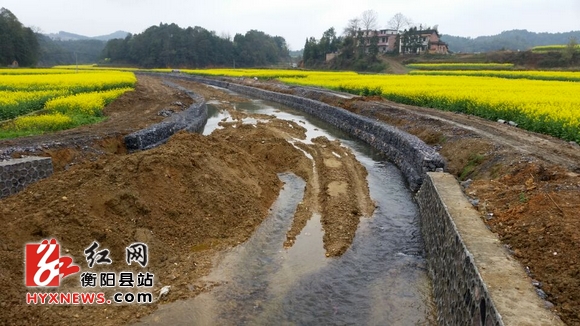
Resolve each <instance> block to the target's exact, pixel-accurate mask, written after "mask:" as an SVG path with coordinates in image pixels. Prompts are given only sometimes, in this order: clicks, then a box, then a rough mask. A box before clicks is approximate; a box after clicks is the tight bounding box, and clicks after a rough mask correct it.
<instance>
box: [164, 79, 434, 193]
mask: <svg viewBox="0 0 580 326" xmlns="http://www.w3.org/2000/svg"><path fill="white" fill-rule="evenodd" d="M175 78H182V79H189V80H194V81H197V82H201V83H205V84H209V85H214V86H218V87H222V88H227V89H230V90H232V91H234V92H238V93H241V94H245V95H249V96H252V97H257V98H261V99H265V100H269V101H273V102H277V103H281V104H284V105H286V106H289V107H292V108H295V109H298V110H300V111H303V112H305V113H308V114H310V115H312V116H315V117H317V118H319V119H322V120H324V121H326V122H328V123H330V124H332V125H334V126H336V127H338V128H339V129H341V130H343V131H345V132H347V133H349V134H351V135H353V136H355V137H357V138H359V139H361V140H363V141H365V142H366V143H368V144H369V145H371V146H372V147H373V148H375V149H377V150H379V151H381V152H383V153H385V155H386V156H387V157H388V158H389V159H390V160H391V161H392V162H393V163H394V164H395V165H397V167H398V168H399V169H400V170H401V171H402V172H403V174H404V175H405V177H406V179H407V182H408V183H409V187H410V188H411V189H412V190H413V191H417V190H418V189H419V187H420V186H421V183H422V180H423V175H424V174H425V173H426V172H429V171H435V170H437V169H440V168H444V167H445V161H444V160H443V158H442V157H441V156H440V155H439V153H437V152H436V151H435V150H434V149H433V148H431V147H430V146H428V145H426V144H425V143H424V142H423V141H421V140H420V139H419V138H417V137H415V136H413V135H411V134H408V133H406V132H403V131H401V130H399V129H397V128H395V127H392V126H389V125H386V124H384V123H381V122H378V121H374V120H372V119H369V118H367V117H363V116H360V115H357V114H354V113H352V112H349V111H347V110H345V109H342V108H339V107H334V106H331V105H328V104H325V103H322V102H319V101H315V100H311V99H307V98H303V97H299V96H294V95H289V94H282V93H276V92H272V91H268V90H263V89H259V88H254V87H249V86H244V85H238V84H235V83H229V82H225V81H221V80H216V79H209V78H201V77H195V76H175Z"/></svg>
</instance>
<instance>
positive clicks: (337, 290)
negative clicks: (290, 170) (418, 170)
mask: <svg viewBox="0 0 580 326" xmlns="http://www.w3.org/2000/svg"><path fill="white" fill-rule="evenodd" d="M236 106H237V107H238V109H240V110H243V111H248V112H249V113H260V114H268V115H271V114H274V115H276V116H277V118H279V119H285V120H290V121H295V122H297V123H300V125H302V126H304V127H305V128H307V129H308V131H307V137H308V138H307V140H306V141H302V140H293V141H292V142H294V143H296V142H299V141H301V142H305V143H306V142H308V141H309V140H310V139H312V138H314V137H318V136H325V137H327V138H328V139H330V140H334V139H339V140H340V141H341V142H342V143H343V145H344V146H348V147H350V148H351V150H352V151H353V153H354V154H355V155H356V157H357V159H358V160H359V161H360V162H361V163H362V164H363V165H364V166H365V168H366V169H367V171H368V177H367V180H368V184H369V190H370V194H371V197H372V199H373V200H375V201H376V204H377V208H376V210H375V213H374V214H373V216H372V217H371V218H362V219H361V222H360V224H359V228H358V230H357V232H356V235H355V238H354V241H353V243H352V245H351V247H350V248H349V249H348V250H347V251H346V252H345V253H344V254H343V255H342V256H341V257H338V258H325V256H324V249H323V247H322V236H323V231H322V227H321V224H320V216H318V215H314V216H313V217H312V218H311V219H310V220H309V222H308V224H307V225H306V227H305V228H304V229H303V230H302V233H301V234H300V235H299V236H298V237H297V238H296V242H295V244H294V245H293V246H292V247H291V248H290V249H284V248H283V243H284V241H285V240H286V237H285V236H286V232H287V231H288V229H289V228H290V225H291V223H292V216H293V214H294V211H295V209H296V205H298V203H299V202H300V201H301V200H302V196H303V191H304V181H303V180H301V179H300V178H298V177H296V176H295V175H293V174H281V175H280V178H281V179H282V180H283V181H284V182H285V185H284V189H283V190H282V191H281V193H280V196H279V198H278V200H277V201H276V202H275V204H274V205H273V207H272V210H271V214H270V216H269V217H268V218H267V219H266V220H265V221H264V222H263V223H262V225H261V226H260V227H259V228H258V230H257V231H256V232H255V234H254V235H253V236H252V237H251V238H250V240H248V242H246V243H244V244H242V245H240V246H238V247H236V248H234V249H233V250H232V251H230V252H228V253H226V254H225V255H224V256H223V258H222V259H221V261H220V262H219V263H218V264H217V266H216V268H215V270H214V271H213V272H212V273H211V275H209V276H208V280H212V281H224V282H226V283H225V284H224V285H221V286H218V287H216V288H214V289H213V290H212V291H211V292H209V293H204V294H201V295H199V296H197V297H195V298H193V299H190V300H186V301H179V302H174V303H170V304H167V305H161V306H160V308H159V310H158V311H157V312H155V313H154V314H153V315H151V316H148V317H147V318H145V319H143V321H142V322H141V324H143V325H149V324H152V325H157V324H172V325H328V324H333V325H335V324H339V325H435V324H436V322H435V320H436V319H435V317H434V316H435V306H434V303H433V300H432V297H431V284H430V280H429V278H428V275H427V271H426V262H425V259H424V257H423V256H422V255H423V250H422V247H423V244H422V241H421V238H420V230H419V217H418V209H417V207H416V205H415V203H414V201H413V196H412V193H411V192H410V191H409V190H408V188H407V187H406V185H405V181H404V177H403V175H402V174H401V172H400V171H399V170H398V169H397V168H396V167H395V166H394V165H392V164H391V163H389V162H387V161H385V160H384V158H382V156H381V155H380V154H379V153H378V152H377V151H375V150H373V149H372V148H370V147H369V146H368V145H366V144H364V143H362V142H360V141H358V140H355V139H353V138H351V137H350V136H349V135H347V134H345V133H343V132H341V131H340V130H337V129H336V128H334V127H332V126H330V125H328V124H326V123H324V122H323V121H320V120H317V119H315V118H311V117H306V116H305V115H304V114H302V113H300V112H298V111H293V110H291V109H289V108H286V107H284V106H282V105H279V104H275V103H270V102H265V101H261V100H253V101H252V102H249V103H236ZM210 115H211V113H210ZM219 118H220V116H219V115H215V119H216V120H217V121H219V120H220V119H219ZM211 119H214V117H212V118H211ZM222 119H223V117H222ZM207 126H211V124H210V121H208V125H206V128H208V127H207ZM210 128H211V127H210ZM204 134H205V131H204ZM334 156H335V157H336V158H337V160H338V159H340V156H338V155H334ZM336 191H344V189H342V188H341V185H339V184H337V185H336Z"/></svg>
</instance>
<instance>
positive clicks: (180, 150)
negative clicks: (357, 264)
mask: <svg viewBox="0 0 580 326" xmlns="http://www.w3.org/2000/svg"><path fill="white" fill-rule="evenodd" d="M245 83H248V84H251V85H253V86H258V87H264V88H268V89H271V90H276V89H278V90H281V91H283V92H286V93H292V92H296V93H300V94H302V95H307V96H309V97H312V98H316V99H319V100H323V101H325V102H328V103H331V104H334V105H339V106H342V107H344V108H346V109H348V110H351V111H353V112H356V113H359V114H362V115H366V116H369V117H372V118H375V119H379V120H383V121H385V122H387V123H390V124H392V125H395V126H398V127H399V128H401V129H403V130H405V131H407V132H409V133H412V134H415V135H416V136H418V137H419V138H421V139H423V140H424V141H425V142H426V143H428V144H430V145H432V146H434V147H436V148H437V149H439V151H440V153H441V154H442V155H443V156H444V157H445V158H446V161H447V170H448V172H450V173H452V174H454V175H456V176H457V177H458V178H459V179H460V180H461V181H464V182H463V183H462V184H463V185H464V188H465V193H466V194H467V195H468V196H469V197H470V198H471V200H472V202H473V203H474V205H476V206H477V209H478V210H479V211H480V212H481V216H482V219H483V220H484V221H485V222H486V223H487V225H488V226H489V227H490V228H491V229H492V230H493V231H494V232H496V233H497V234H498V235H499V236H500V238H501V239H502V241H503V242H504V244H505V245H506V246H507V247H508V248H509V249H510V250H511V251H512V253H513V255H514V256H515V257H516V258H517V259H518V260H519V261H520V262H522V264H523V265H524V266H527V267H528V269H529V271H530V275H531V277H532V278H533V279H534V280H535V281H536V284H537V285H538V292H539V293H540V294H541V295H545V296H546V299H547V300H549V301H550V302H552V303H554V305H555V306H554V307H553V309H554V310H555V311H556V312H557V313H558V314H560V315H561V316H562V318H563V320H564V321H565V322H566V323H568V324H578V323H580V297H579V296H578V293H580V277H579V275H580V255H579V254H578V248H579V246H580V220H579V219H578V212H579V211H580V196H579V194H580V176H579V175H578V172H580V171H579V170H578V169H579V164H580V163H579V162H580V147H578V146H576V145H571V144H568V143H566V142H563V141H561V140H557V139H554V138H551V137H547V136H543V135H538V134H533V133H528V132H525V131H522V130H519V129H517V128H514V127H511V126H507V125H503V124H498V123H496V122H489V121H484V120H482V119H479V118H475V117H469V116H465V115H457V114H453V113H449V112H440V111H437V110H432V109H428V108H417V107H412V106H406V105H400V104H395V103H392V102H388V101H384V100H381V99H378V98H369V99H364V98H352V99H349V98H348V97H334V96H331V95H329V94H326V95H321V94H323V93H314V92H308V91H303V90H302V91H298V89H296V88H292V87H287V86H281V85H279V84H276V83H273V82H268V83H261V82H257V81H253V80H246V81H245ZM182 85H184V86H187V88H189V89H191V90H193V91H194V92H197V93H199V94H201V95H202V96H204V97H205V98H206V99H207V100H212V99H214V100H219V101H221V103H222V104H220V105H221V106H222V108H223V109H229V110H231V109H232V108H231V105H230V104H229V102H232V101H240V100H241V99H240V98H238V97H236V96H234V95H231V94H228V93H225V92H222V91H219V90H216V89H215V88H211V87H206V86H203V85H198V84H194V83H186V82H184V83H182ZM188 101H189V100H188V99H187V97H186V95H185V94H182V93H180V92H178V91H175V90H174V89H171V88H168V87H167V86H164V85H163V84H162V82H161V80H160V79H158V78H155V77H146V76H139V78H138V85H137V89H136V91H135V92H132V93H128V94H126V95H124V96H123V97H122V98H120V99H119V100H118V101H116V102H114V103H113V104H112V105H111V106H109V107H108V108H107V109H106V114H108V115H109V116H110V117H111V118H110V119H109V120H108V121H106V122H104V123H102V124H99V125H93V126H86V127H82V128H79V129H77V130H71V131H65V132H61V133H57V134H54V135H47V136H38V137H30V138H24V139H18V140H10V141H2V142H0V153H2V152H3V149H5V148H6V147H7V146H17V147H19V148H20V149H19V150H17V151H16V152H12V151H10V152H9V153H6V152H5V151H4V155H13V156H18V155H20V154H26V153H35V154H40V155H49V156H51V157H53V160H54V162H55V165H56V167H57V171H58V172H57V173H56V174H55V175H54V176H53V177H51V178H49V179H47V180H44V181H41V182H39V183H37V184H35V185H32V186H30V187H29V188H27V189H26V190H25V191H24V192H22V193H21V194H18V195H16V196H12V197H9V198H7V199H3V200H1V201H0V203H1V206H0V215H1V217H0V221H1V222H2V223H3V225H4V227H3V228H2V229H0V289H1V290H2V293H4V294H3V297H2V300H0V308H2V309H1V310H0V321H2V322H1V323H5V322H7V321H10V322H11V323H12V321H16V323H18V324H36V323H39V322H40V321H42V322H46V323H50V324H67V325H69V324H92V321H94V320H96V319H98V320H99V321H102V323H103V324H105V325H109V324H110V325H113V324H124V323H127V322H130V321H133V320H135V319H136V318H138V317H139V316H142V315H144V314H147V313H149V312H150V311H152V310H153V309H155V307H156V304H153V305H145V306H137V305H135V306H123V307H119V306H115V305H111V306H107V307H106V308H103V307H84V308H82V307H74V306H73V307H63V308H62V309H55V308H54V307H46V306H45V307H42V306H40V307H29V306H26V305H24V303H23V302H24V295H25V292H26V288H25V287H24V286H22V284H23V282H22V280H23V267H22V266H23V262H22V259H23V254H22V248H23V246H24V243H26V242H30V241H38V240H40V239H43V238H46V237H50V236H54V237H57V238H58V239H59V240H60V241H61V244H62V246H63V250H64V249H66V250H69V251H70V252H71V253H76V260H75V261H78V262H79V263H80V264H81V267H82V268H87V266H86V264H85V262H84V261H83V258H84V257H83V255H82V251H83V249H84V248H86V247H87V246H88V245H90V244H89V243H85V242H86V241H91V240H92V239H95V240H98V241H100V243H101V244H102V245H103V246H106V247H108V248H109V249H110V250H111V252H113V253H117V254H116V255H119V254H120V253H121V252H122V251H123V246H126V245H127V243H129V242H131V241H144V242H149V243H151V245H152V247H153V248H156V249H154V250H153V251H152V252H151V257H154V258H152V261H151V266H148V268H150V271H151V272H152V273H155V274H156V275H157V276H158V277H159V280H158V281H156V283H155V288H154V291H155V294H156V296H157V294H158V291H159V289H160V288H161V287H162V286H165V285H171V286H172V288H171V289H172V290H171V291H170V292H169V295H168V296H167V297H165V299H164V300H168V301H173V300H177V299H180V298H185V297H190V296H194V295H196V294H197V293H200V292H202V291H206V290H208V289H210V288H211V287H213V286H215V284H205V283H200V282H198V279H199V277H200V276H202V275H204V274H206V273H207V272H208V271H209V269H210V267H211V259H212V257H213V256H214V254H215V253H216V252H218V251H219V250H222V249H224V248H228V247H231V246H234V245H236V244H237V243H239V242H242V241H244V240H245V239H247V238H248V237H249V236H250V235H251V233H252V231H253V230H254V229H255V228H256V226H257V225H259V223H260V222H261V221H262V219H263V218H264V216H265V215H266V213H267V210H268V208H269V206H270V204H271V203H272V202H273V201H274V199H275V198H276V196H277V193H278V191H279V189H280V186H281V184H280V182H279V180H278V178H277V177H276V173H278V172H284V171H293V172H294V173H295V174H297V175H299V176H301V177H302V178H303V179H305V180H307V181H308V183H307V189H306V195H305V198H304V200H303V203H302V205H299V208H298V210H297V213H296V216H295V219H294V224H293V227H292V229H291V230H290V231H289V233H288V240H287V241H286V245H288V246H289V245H292V241H293V239H294V237H295V236H296V235H297V234H299V232H300V230H301V229H302V227H303V226H304V224H305V223H306V220H307V219H308V218H309V216H310V215H311V214H312V212H313V211H320V212H321V213H323V214H325V215H326V216H330V215H336V216H339V218H337V219H326V220H325V219H324V217H323V219H322V222H323V225H324V228H325V239H324V240H325V249H326V250H327V254H328V255H339V254H340V253H341V252H343V251H344V250H345V249H346V248H347V247H348V245H349V243H350V241H351V240H352V236H353V235H354V231H353V230H356V227H357V221H358V218H359V216H365V215H368V214H370V213H371V212H372V209H373V205H372V202H371V201H370V199H369V198H368V189H366V188H365V186H366V185H365V184H364V182H361V180H364V176H365V173H366V172H365V171H364V169H363V168H362V167H361V166H360V164H358V162H356V161H355V160H352V159H350V158H351V157H352V155H349V153H348V152H346V151H345V149H344V148H342V147H340V146H339V144H336V143H332V142H329V141H328V140H326V139H316V140H315V141H313V144H312V145H300V144H298V143H295V145H293V144H291V143H289V142H288V141H287V140H288V139H290V138H293V139H301V137H303V135H302V134H301V133H302V132H301V131H300V126H299V124H296V123H291V122H288V121H283V120H277V119H273V118H270V117H261V118H260V119H262V118H263V119H265V120H268V123H260V124H258V127H257V128H254V127H248V125H243V124H241V123H239V122H236V123H231V124H229V125H228V124H224V127H225V128H224V129H220V130H217V131H216V132H214V134H212V135H211V136H208V137H204V136H199V135H189V134H179V135H177V136H175V137H174V138H173V139H172V140H171V141H170V142H169V143H168V144H167V145H164V146H162V147H159V148H157V149H154V150H151V151H147V152H141V153H135V154H130V155H127V154H126V151H125V150H124V147H123V146H122V143H121V142H120V137H121V136H122V135H124V134H126V133H129V132H131V131H134V130H137V129H138V128H141V127H143V126H144V125H147V124H148V123H152V122H157V121H159V120H160V119H161V117H159V116H157V113H158V112H159V111H160V110H162V109H164V108H172V109H174V110H178V109H179V108H180V107H182V106H181V105H177V104H176V102H181V103H182V104H185V105H187V104H188V103H189V102H188ZM232 112H233V111H232ZM232 116H237V117H238V118H240V119H241V118H243V115H241V114H238V113H235V112H233V113H232ZM234 126H235V127H236V128H234ZM304 152H307V153H309V154H310V155H311V156H312V157H313V161H314V162H315V166H316V169H313V168H312V167H313V164H312V161H311V160H310V159H309V158H307V157H306V156H305V155H304ZM335 154H336V155H335ZM0 155H1V154H0ZM470 180H471V181H470ZM365 189H366V190H365ZM337 221H338V222H337ZM113 259H114V260H119V261H120V260H122V257H119V256H113ZM83 264H84V265H83ZM77 283H78V279H76V283H75V282H73V280H69V281H67V283H65V289H75V287H77V288H78V286H77Z"/></svg>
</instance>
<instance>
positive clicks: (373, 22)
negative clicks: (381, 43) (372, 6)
mask: <svg viewBox="0 0 580 326" xmlns="http://www.w3.org/2000/svg"><path fill="white" fill-rule="evenodd" d="M378 16H379V15H378V14H377V12H376V11H374V10H366V11H364V12H363V13H362V15H361V20H360V21H361V24H362V26H363V27H364V29H365V31H367V32H368V31H370V30H374V29H376V28H377V21H378V20H379V18H378Z"/></svg>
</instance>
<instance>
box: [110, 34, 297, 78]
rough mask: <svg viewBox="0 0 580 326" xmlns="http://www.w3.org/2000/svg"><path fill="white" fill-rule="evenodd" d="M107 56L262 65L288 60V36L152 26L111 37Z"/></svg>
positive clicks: (139, 62)
mask: <svg viewBox="0 0 580 326" xmlns="http://www.w3.org/2000/svg"><path fill="white" fill-rule="evenodd" d="M102 57H103V59H104V60H106V61H107V62H110V63H114V64H129V65H136V66H140V67H146V68H150V67H173V68H179V67H190V68H205V67H232V66H235V67H259V66H269V65H275V64H279V63H281V62H284V63H286V62H289V60H290V54H289V51H288V47H287V45H286V40H285V39H284V38H283V37H280V36H270V35H268V34H266V33H264V32H261V31H257V30H250V31H248V32H247V33H246V34H245V35H242V34H236V35H235V36H234V38H233V40H232V39H231V38H230V37H229V36H218V35H216V34H215V32H210V31H208V30H206V29H205V28H202V27H199V26H196V27H188V28H185V29H184V28H181V27H179V26H178V25H176V24H159V26H151V27H149V28H148V29H147V30H145V31H144V32H143V33H141V34H136V35H129V36H127V37H126V38H125V39H115V40H110V41H109V42H108V43H107V45H106V46H105V48H104V50H103V54H102Z"/></svg>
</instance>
